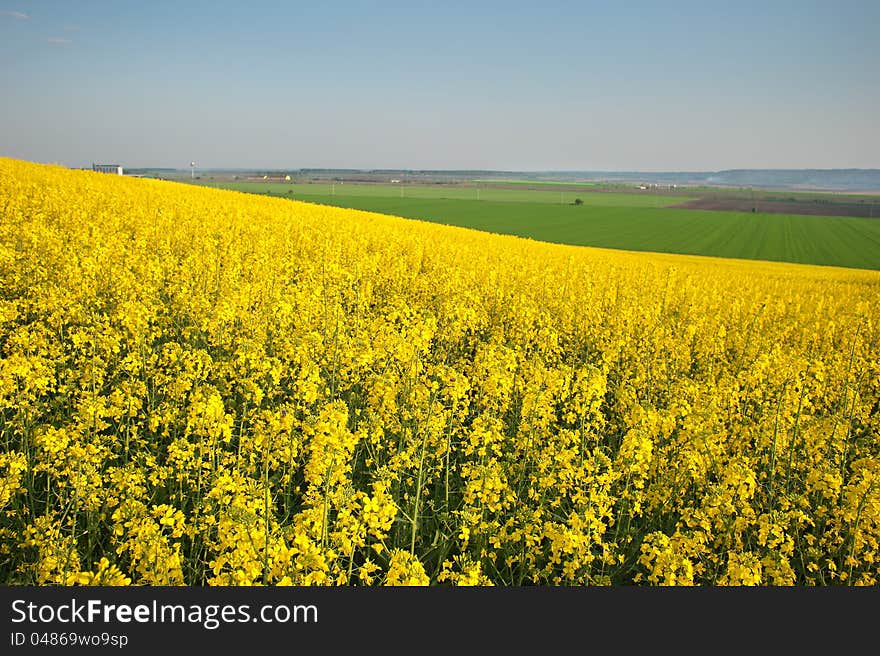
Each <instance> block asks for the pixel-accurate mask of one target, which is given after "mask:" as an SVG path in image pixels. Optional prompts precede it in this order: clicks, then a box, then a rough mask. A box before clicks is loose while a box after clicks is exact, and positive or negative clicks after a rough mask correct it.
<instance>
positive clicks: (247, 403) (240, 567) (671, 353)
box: [0, 159, 880, 586]
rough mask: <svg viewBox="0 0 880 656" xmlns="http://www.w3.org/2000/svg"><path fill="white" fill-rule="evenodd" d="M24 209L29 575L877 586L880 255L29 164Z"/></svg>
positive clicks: (13, 188) (21, 542) (22, 572)
mask: <svg viewBox="0 0 880 656" xmlns="http://www.w3.org/2000/svg"><path fill="white" fill-rule="evenodd" d="M0 208H2V215H0V355H2V359H0V576H2V580H0V583H5V584H8V585H18V584H37V585H47V584H66V585H72V584H84V585H96V584H141V585H144V584H146V585H152V584H157V585H158V584H163V585H164V584H171V585H181V584H183V585H214V584H222V585H227V584H242V585H253V584H267V585H285V584H294V585H311V584H319V585H383V584H384V585H411V584H440V585H472V584H476V585H489V584H495V585H507V586H509V585H531V584H539V585H607V584H612V585H626V584H639V585H652V584H685V585H728V584H734V585H751V584H760V585H792V584H798V585H801V584H803V585H834V584H844V585H849V584H857V585H876V584H877V583H878V576H880V433H878V428H880V332H878V320H880V273H878V272H871V271H855V270H844V269H833V268H826V267H808V266H800V265H783V264H770V263H755V262H742V261H724V260H714V259H709V258H697V257H680V256H671V255H669V256H665V255H653V254H645V253H642V254H635V253H626V252H615V251H604V250H599V249H589V248H576V247H566V246H558V245H550V244H544V243H538V242H533V241H529V240H523V239H518V238H514V237H504V236H498V235H490V234H484V233H479V232H474V231H469V230H464V229H458V228H452V227H446V226H441V225H435V224H429V223H421V222H417V221H410V220H405V219H398V218H394V217H386V216H381V215H376V214H370V213H366V212H359V211H353V210H343V209H336V208H330V207H323V206H317V205H309V204H305V203H298V202H292V201H288V200H282V199H272V198H263V197H258V196H247V195H243V194H238V193H235V192H225V191H218V190H212V189H204V188H196V187H192V186H187V185H181V184H174V183H169V182H160V181H151V180H137V179H126V178H121V177H118V176H108V175H102V174H97V173H91V172H85V171H70V170H67V169H64V168H61V167H55V166H44V165H36V164H30V163H24V162H19V161H15V160H10V159H0Z"/></svg>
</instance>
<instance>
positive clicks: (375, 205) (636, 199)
mask: <svg viewBox="0 0 880 656" xmlns="http://www.w3.org/2000/svg"><path fill="white" fill-rule="evenodd" d="M222 186H224V187H227V188H236V189H238V190H240V191H248V192H254V193H259V192H262V193H266V191H267V190H268V191H269V192H270V193H272V194H273V195H278V196H283V197H287V198H293V199H296V200H304V201H308V202H314V203H321V204H324V205H335V206H338V207H348V208H353V209H361V210H367V211H370V212H379V213H382V214H393V215H395V216H403V217H408V218H413V219H421V220H425V221H432V222H435V223H445V224H448V225H456V226H462V227H466V228H474V229H477V230H483V231H487V232H494V233H501V234H510V235H518V236H520V237H528V238H531V239H537V240H541V241H548V242H555V243H563V244H573V245H580V246H598V247H602V248H615V249H622V250H633V251H655V252H662V253H682V254H688V255H709V256H716V257H730V258H743V259H754V260H771V261H782V262H796V263H802V264H824V265H831V266H842V267H852V268H862V269H880V219H866V218H854V217H826V216H793V215H785V214H761V213H740V212H714V211H695V210H683V209H670V208H664V207H651V206H645V205H640V203H642V202H645V201H658V200H659V201H662V202H663V203H664V204H666V203H672V202H678V201H677V200H675V199H672V198H670V197H668V196H664V197H658V196H639V195H637V194H624V193H621V194H616V193H594V194H582V193H578V194H574V193H572V194H568V200H567V202H566V203H565V204H561V203H559V202H558V201H557V202H556V203H554V202H552V200H551V199H550V198H548V197H547V196H544V194H548V192H544V191H526V190H523V191H520V190H504V189H502V190H487V189H483V190H481V191H482V194H481V200H479V201H478V200H475V199H473V198H472V199H454V198H443V197H439V196H438V197H414V196H411V195H406V196H404V197H400V196H399V195H398V196H387V195H386V196H381V195H378V194H376V195H372V196H367V195H361V196H357V195H347V194H343V193H339V190H340V187H343V186H344V187H346V188H348V189H347V190H346V191H348V190H351V189H355V188H357V189H360V188H367V189H370V190H371V191H373V192H374V193H375V192H376V190H377V188H379V189H381V187H379V186H378V185H347V184H346V185H337V186H336V187H335V189H334V192H335V193H334V194H333V195H331V194H330V193H329V189H328V186H327V185H282V184H265V183H252V184H248V183H238V184H236V185H234V186H233V185H222ZM306 187H307V188H308V189H309V191H310V192H312V193H305V192H304V191H303V188H306ZM321 187H323V192H324V193H323V194H321V193H314V192H317V191H318V190H319V189H320V188H321ZM291 188H292V189H291ZM288 189H291V190H292V191H293V192H294V193H292V194H287V190H288ZM414 189H420V190H421V193H425V194H428V193H429V191H428V190H430V191H441V190H439V189H438V190H434V189H431V188H430V187H424V188H417V187H407V188H406V193H407V194H408V193H409V192H410V191H412V190H414ZM443 190H444V191H446V192H468V193H473V192H474V189H470V188H457V189H456V188H445V189H443ZM492 191H498V192H504V193H506V194H513V195H514V196H513V198H515V199H517V198H525V197H523V196H517V194H527V195H533V196H535V197H536V199H537V200H531V202H529V200H528V199H527V198H526V199H523V200H490V199H487V198H486V196H488V192H492ZM549 196H556V197H557V199H558V197H559V194H558V193H557V192H549ZM575 197H578V198H581V199H582V200H583V201H584V204H583V205H573V204H571V203H572V201H573V200H574V198H575Z"/></svg>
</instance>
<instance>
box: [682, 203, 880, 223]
mask: <svg viewBox="0 0 880 656" xmlns="http://www.w3.org/2000/svg"><path fill="white" fill-rule="evenodd" d="M670 207H675V208H678V209H684V210H714V211H721V212H751V211H753V209H752V208H754V211H755V212H760V213H763V214H808V215H810V216H861V217H868V218H880V199H878V201H877V202H871V201H857V202H852V201H850V202H838V201H828V200H797V201H781V200H763V199H760V198H756V199H755V200H751V199H749V198H698V199H696V200H691V201H687V202H686V203H681V204H679V205H670Z"/></svg>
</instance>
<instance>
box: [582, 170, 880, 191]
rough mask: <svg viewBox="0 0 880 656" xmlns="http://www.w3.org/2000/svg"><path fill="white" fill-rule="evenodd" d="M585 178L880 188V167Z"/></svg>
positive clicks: (595, 176)
mask: <svg viewBox="0 0 880 656" xmlns="http://www.w3.org/2000/svg"><path fill="white" fill-rule="evenodd" d="M581 174H582V175H583V176H584V177H585V178H586V179H592V180H606V181H626V182H651V183H670V184H683V185H706V186H713V187H714V186H723V187H760V188H766V189H816V190H828V191H880V169H731V170H726V171H708V172H700V171H697V172H657V173H647V172H638V171H604V172H602V171H594V172H590V171H584V172H582V173H581Z"/></svg>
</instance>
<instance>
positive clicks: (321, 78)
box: [0, 0, 880, 171]
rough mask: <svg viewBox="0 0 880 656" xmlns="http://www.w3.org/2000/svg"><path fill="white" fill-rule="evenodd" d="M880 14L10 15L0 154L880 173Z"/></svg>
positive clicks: (530, 7)
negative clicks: (879, 35) (859, 170)
mask: <svg viewBox="0 0 880 656" xmlns="http://www.w3.org/2000/svg"><path fill="white" fill-rule="evenodd" d="M878 25H880V2H877V0H862V1H855V0H839V1H837V2H811V1H809V0H804V1H796V2H795V1H792V2H780V1H775V0H767V1H765V2H751V1H747V2H736V3H731V2H714V1H705V0H704V1H702V2H674V1H670V2H665V3H660V2H630V3H625V4H621V3H617V2H611V1H609V2H585V1H580V2H578V1H573V2H558V1H552V0H548V1H546V2H542V3H536V2H518V1H516V0H506V1H504V2H459V1H458V0H447V1H446V2H442V3H437V2H418V1H410V2H397V1H396V0H389V1H386V2H347V1H343V0H339V1H337V2H333V3H318V2H313V3H257V2H240V1H238V2H227V1H223V0H217V1H215V2H195V1H193V2H185V3H184V2H167V1H164V0H154V1H151V2H145V3H140V2H138V3H135V2H128V1H124V0H115V1H113V2H109V1H104V0H90V1H88V2H69V1H64V2H58V1H49V0H0V90H2V100H0V156H7V157H15V158H20V159H27V160H33V161H40V162H60V163H63V164H66V165H68V166H86V165H89V164H90V163H91V162H98V161H107V162H119V163H122V164H123V165H124V166H128V167H142V166H157V167H175V168H186V167H188V165H189V162H190V161H192V160H195V161H196V162H197V164H198V166H200V167H203V168H212V167H213V168H233V167H242V168H263V167H265V168H286V167H289V168H301V167H331V168H411V169H495V170H637V171H671V170H679V171H697V170H719V169H727V168H880V40H878V38H877V27H878Z"/></svg>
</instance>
